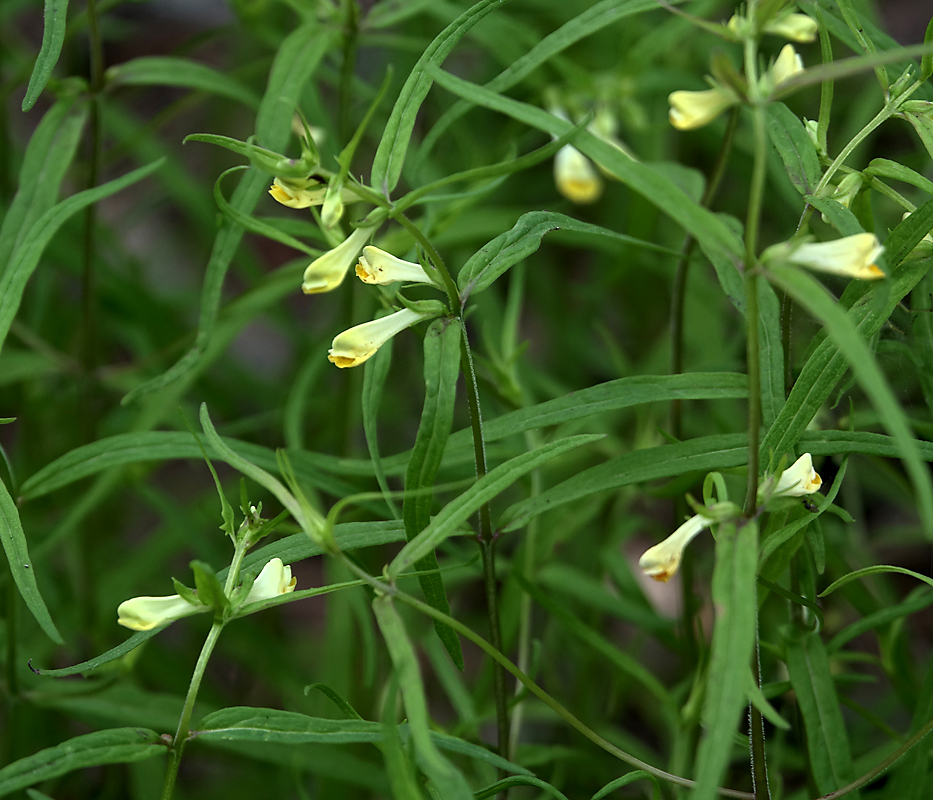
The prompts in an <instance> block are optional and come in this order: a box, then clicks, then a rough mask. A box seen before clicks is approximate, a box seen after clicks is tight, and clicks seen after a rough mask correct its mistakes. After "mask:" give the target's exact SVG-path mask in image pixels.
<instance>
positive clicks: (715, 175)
mask: <svg viewBox="0 0 933 800" xmlns="http://www.w3.org/2000/svg"><path fill="white" fill-rule="evenodd" d="M738 122H739V107H738V106H736V107H735V108H733V109H732V111H731V113H730V114H729V122H728V123H727V125H726V133H725V135H724V136H723V139H722V144H721V145H720V147H719V155H718V156H717V157H716V164H715V165H714V166H713V171H712V173H711V174H710V177H709V183H708V184H707V186H706V191H705V192H704V193H703V198H702V199H701V200H700V205H701V206H703V207H704V208H709V207H710V206H711V205H712V203H713V200H714V199H715V198H716V193H717V192H718V191H719V186H720V184H721V183H722V178H723V175H725V173H726V165H727V164H728V163H729V153H731V152H732V142H733V140H734V138H735V129H736V127H738ZM695 246H696V239H694V238H693V236H690V235H688V236H687V238H686V239H685V240H684V246H683V249H682V250H681V255H680V261H678V262H677V269H676V270H675V271H674V285H673V287H672V289H671V374H672V375H680V373H682V372H683V371H684V306H685V300H686V296H687V274H688V273H689V271H690V257H691V256H692V255H693V248H694V247H695ZM671 434H672V435H673V436H674V438H675V439H682V438H683V417H682V406H681V401H680V400H672V401H671Z"/></svg>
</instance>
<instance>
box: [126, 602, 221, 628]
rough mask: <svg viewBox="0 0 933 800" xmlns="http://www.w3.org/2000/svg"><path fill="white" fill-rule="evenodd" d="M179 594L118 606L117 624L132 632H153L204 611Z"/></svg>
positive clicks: (201, 607) (204, 607) (203, 608)
mask: <svg viewBox="0 0 933 800" xmlns="http://www.w3.org/2000/svg"><path fill="white" fill-rule="evenodd" d="M205 609H207V606H195V605H192V604H191V603H189V602H188V601H187V600H185V599H183V598H182V597H181V596H179V595H177V594H173V595H168V596H166V597H133V598H131V599H130V600H124V601H123V602H122V603H120V605H119V606H117V624H118V625H122V626H123V627H124V628H129V629H130V630H131V631H151V630H152V629H153V628H157V627H158V626H159V625H164V624H165V623H167V622H173V621H174V620H176V619H180V618H181V617H186V616H188V615H189V614H196V613H197V612H199V611H204V610H205Z"/></svg>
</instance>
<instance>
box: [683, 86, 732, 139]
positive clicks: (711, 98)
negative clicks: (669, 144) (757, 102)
mask: <svg viewBox="0 0 933 800" xmlns="http://www.w3.org/2000/svg"><path fill="white" fill-rule="evenodd" d="M667 102H668V103H670V104H671V109H670V111H669V112H668V119H670V121H671V125H673V126H674V127H675V128H677V130H680V131H689V130H693V129H694V128H702V127H703V126H704V125H706V123H708V122H712V121H713V120H714V119H716V117H718V116H719V115H720V114H721V113H722V112H723V111H725V110H726V109H727V108H729V106H731V105H734V104H735V102H736V99H735V97H733V96H732V95H731V94H729V93H727V92H726V91H725V90H724V89H720V88H715V89H707V90H706V91H703V92H687V91H679V92H671V93H670V94H669V95H668V96H667Z"/></svg>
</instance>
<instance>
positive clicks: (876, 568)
mask: <svg viewBox="0 0 933 800" xmlns="http://www.w3.org/2000/svg"><path fill="white" fill-rule="evenodd" d="M882 572H897V573H899V574H901V575H910V577H911V578H916V579H917V580H918V581H923V582H924V583H926V584H928V585H930V586H933V578H930V577H927V576H926V575H921V574H920V573H919V572H914V571H913V570H912V569H907V568H906V567H892V566H890V565H888V564H874V565H872V566H870V567H863V568H862V569H857V570H855V572H850V573H849V574H848V575H843V576H842V577H841V578H839V580H836V581H833V582H832V583H831V584H830V585H829V586H827V587H826V588H825V589H824V590H823V591H822V592H820V597H826V596H827V595H829V594H832V593H833V592H835V591H836V589H838V588H840V587H841V586H845V585H846V584H847V583H851V582H852V581H857V580H859V578H864V577H865V576H866V575H878V574H879V573H882Z"/></svg>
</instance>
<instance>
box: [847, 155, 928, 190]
mask: <svg viewBox="0 0 933 800" xmlns="http://www.w3.org/2000/svg"><path fill="white" fill-rule="evenodd" d="M863 172H864V174H866V175H877V176H878V177H880V178H893V179H894V180H896V181H903V182H904V183H909V184H910V185H911V186H916V187H917V188H918V189H922V190H923V191H924V192H926V193H927V194H933V181H931V180H930V179H929V178H924V177H923V175H921V174H920V173H919V172H915V171H914V170H912V169H911V168H910V167H905V166H904V165H903V164H899V163H898V162H897V161H891V160H890V159H888V158H873V159H872V160H871V161H870V162H869V164H868V166H867V167H865V169H864V170H863Z"/></svg>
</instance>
